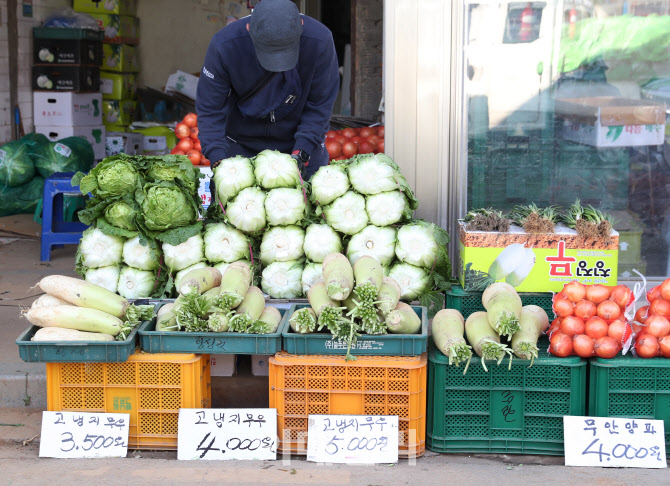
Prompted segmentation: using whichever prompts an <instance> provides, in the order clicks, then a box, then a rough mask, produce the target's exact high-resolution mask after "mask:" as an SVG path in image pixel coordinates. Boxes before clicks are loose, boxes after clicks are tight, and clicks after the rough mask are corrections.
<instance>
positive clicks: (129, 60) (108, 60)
mask: <svg viewBox="0 0 670 486" xmlns="http://www.w3.org/2000/svg"><path fill="white" fill-rule="evenodd" d="M100 68H101V69H103V70H104V71H113V72H119V73H136V72H138V71H139V70H140V68H139V61H138V54H137V50H136V49H135V48H134V47H133V46H129V45H126V44H104V45H103V46H102V66H100Z"/></svg>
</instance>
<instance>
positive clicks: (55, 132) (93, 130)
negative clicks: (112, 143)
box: [35, 125, 105, 160]
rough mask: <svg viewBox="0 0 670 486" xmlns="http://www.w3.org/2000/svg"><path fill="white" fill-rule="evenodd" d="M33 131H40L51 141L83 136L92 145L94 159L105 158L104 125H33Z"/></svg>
mask: <svg viewBox="0 0 670 486" xmlns="http://www.w3.org/2000/svg"><path fill="white" fill-rule="evenodd" d="M35 132H37V133H41V134H42V135H44V136H45V137H47V138H48V139H49V141H51V142H56V141H58V140H60V139H62V138H66V137H83V138H85V139H86V140H88V142H89V143H90V144H91V145H92V146H93V153H94V155H95V158H96V160H98V159H104V158H105V127H104V126H103V125H99V126H88V127H86V126H81V125H75V126H67V127H66V126H58V125H35Z"/></svg>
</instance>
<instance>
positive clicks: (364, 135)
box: [326, 126, 384, 160]
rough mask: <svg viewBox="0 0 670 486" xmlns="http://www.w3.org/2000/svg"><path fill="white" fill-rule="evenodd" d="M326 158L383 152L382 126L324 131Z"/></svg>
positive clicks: (338, 158)
mask: <svg viewBox="0 0 670 486" xmlns="http://www.w3.org/2000/svg"><path fill="white" fill-rule="evenodd" d="M326 150H328V160H345V159H350V158H351V157H353V156H354V155H356V154H372V153H375V154H378V153H380V152H382V153H383V152H384V127H383V126H378V127H362V128H343V129H342V130H331V131H329V132H328V133H326Z"/></svg>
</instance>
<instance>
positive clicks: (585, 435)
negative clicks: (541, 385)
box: [563, 415, 667, 468]
mask: <svg viewBox="0 0 670 486" xmlns="http://www.w3.org/2000/svg"><path fill="white" fill-rule="evenodd" d="M563 425H564V430H565V433H564V437H565V465H566V466H596V467H644V468H664V467H667V463H666V459H665V430H664V427H663V421H662V420H647V419H631V418H622V417H570V416H567V415H566V416H564V417H563Z"/></svg>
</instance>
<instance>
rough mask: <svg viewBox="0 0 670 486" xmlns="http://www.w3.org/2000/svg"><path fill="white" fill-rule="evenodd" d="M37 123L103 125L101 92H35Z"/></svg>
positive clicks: (34, 105) (34, 106)
mask: <svg viewBox="0 0 670 486" xmlns="http://www.w3.org/2000/svg"><path fill="white" fill-rule="evenodd" d="M33 113H34V120H35V125H49V126H55V125H56V126H94V125H102V94H100V93H44V92H37V91H36V92H35V93H33Z"/></svg>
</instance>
